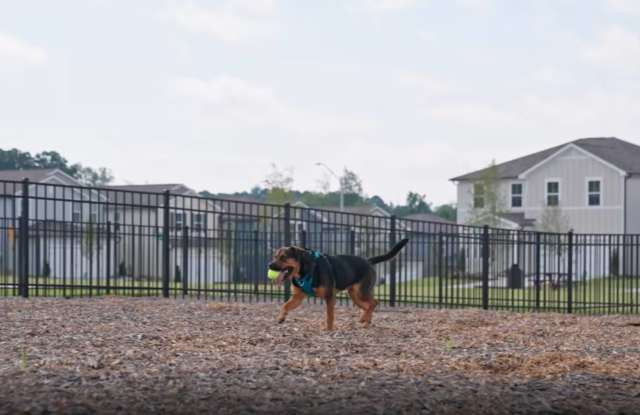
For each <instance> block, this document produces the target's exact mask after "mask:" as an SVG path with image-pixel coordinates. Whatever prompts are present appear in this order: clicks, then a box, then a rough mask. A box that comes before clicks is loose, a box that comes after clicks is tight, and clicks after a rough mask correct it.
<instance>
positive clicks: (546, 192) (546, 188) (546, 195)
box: [544, 178, 562, 207]
mask: <svg viewBox="0 0 640 415" xmlns="http://www.w3.org/2000/svg"><path fill="white" fill-rule="evenodd" d="M549 183H558V193H557V195H558V204H557V205H556V206H552V205H550V204H549V195H555V194H556V193H549ZM561 203H562V180H560V179H558V178H550V179H546V180H545V181H544V206H545V207H558V206H560V204H561Z"/></svg>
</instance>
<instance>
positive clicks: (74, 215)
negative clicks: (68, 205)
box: [71, 204, 82, 222]
mask: <svg viewBox="0 0 640 415" xmlns="http://www.w3.org/2000/svg"><path fill="white" fill-rule="evenodd" d="M71 220H72V221H73V222H80V221H82V205H76V204H74V205H73V211H72V212H71Z"/></svg>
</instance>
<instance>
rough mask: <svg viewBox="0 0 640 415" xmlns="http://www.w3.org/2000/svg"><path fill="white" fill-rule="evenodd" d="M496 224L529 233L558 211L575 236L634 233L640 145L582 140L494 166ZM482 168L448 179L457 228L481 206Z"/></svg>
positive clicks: (639, 217)
mask: <svg viewBox="0 0 640 415" xmlns="http://www.w3.org/2000/svg"><path fill="white" fill-rule="evenodd" d="M495 171H496V173H497V177H496V179H497V188H498V189H499V190H498V195H499V197H500V199H501V200H502V202H503V203H502V207H503V209H502V212H501V213H500V216H501V217H500V219H501V225H502V226H505V227H511V228H523V229H532V228H535V227H536V226H537V225H539V224H540V219H541V216H542V215H543V213H544V212H545V210H546V209H549V208H552V209H555V210H558V211H560V212H561V213H562V215H563V216H564V217H565V218H566V219H567V221H568V225H569V227H570V228H572V229H573V230H574V232H576V233H602V234H604V233H606V234H640V214H639V213H638V212H640V146H638V145H635V144H633V143H629V142H627V141H623V140H620V139H618V138H615V137H606V138H583V139H579V140H575V141H571V142H569V143H565V144H562V145H559V146H556V147H552V148H548V149H546V150H542V151H540V152H537V153H533V154H529V155H526V156H523V157H520V158H517V159H514V160H510V161H507V162H504V163H500V164H498V165H496V169H495ZM486 172H487V169H482V170H478V171H474V172H471V173H467V174H464V175H461V176H458V177H455V178H453V179H452V180H453V181H454V182H455V183H457V187H458V223H460V224H465V223H468V222H469V220H470V218H471V216H472V214H473V211H474V209H481V208H482V207H483V205H484V202H485V200H484V199H485V194H484V188H483V184H482V179H483V176H484V175H485V174H486Z"/></svg>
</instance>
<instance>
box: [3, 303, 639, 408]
mask: <svg viewBox="0 0 640 415" xmlns="http://www.w3.org/2000/svg"><path fill="white" fill-rule="evenodd" d="M277 309H278V304H275V303H271V304H236V303H206V302H197V301H182V300H160V299H133V298H101V299H72V300H62V299H32V300H23V299H17V298H10V299H1V300H0V316H1V317H0V397H1V398H2V399H0V412H2V413H41V414H44V413H51V412H53V413H118V412H127V413H142V412H150V411H153V412H159V413H211V412H216V413H238V412H241V413H318V414H320V413H327V412H334V413H356V412H363V413H452V414H453V413H470V412H472V413H481V414H482V413H484V414H502V413H504V414H507V413H576V414H591V413H592V414H600V413H627V414H632V413H640V330H639V329H638V327H636V326H635V324H638V323H639V320H640V318H638V317H632V316H606V317H577V316H567V315H557V314H517V313H501V312H485V311H481V310H417V309H400V312H399V311H398V310H384V309H383V310H381V311H380V312H377V313H376V315H375V317H374V325H373V326H372V327H371V328H369V329H362V328H360V327H359V324H357V320H358V313H357V312H356V310H354V309H352V308H347V307H341V308H338V311H337V330H335V331H334V332H329V333H328V332H324V331H322V330H321V326H322V321H323V309H322V308H321V307H320V306H312V305H305V306H304V307H302V308H301V309H299V310H296V311H294V312H293V313H292V314H291V315H290V317H289V319H288V321H287V322H286V323H284V324H282V325H278V324H276V323H275V317H276V314H277Z"/></svg>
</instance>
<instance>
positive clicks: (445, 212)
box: [433, 204, 458, 222]
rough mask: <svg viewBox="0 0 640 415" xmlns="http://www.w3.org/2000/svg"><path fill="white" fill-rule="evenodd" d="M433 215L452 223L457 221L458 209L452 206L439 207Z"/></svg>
mask: <svg viewBox="0 0 640 415" xmlns="http://www.w3.org/2000/svg"><path fill="white" fill-rule="evenodd" d="M433 213H435V214H436V215H438V216H440V217H441V218H443V219H447V220H450V221H452V222H456V221H457V220H458V209H456V207H455V206H454V205H453V204H444V205H440V206H438V207H436V208H435V210H434V212H433Z"/></svg>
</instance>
